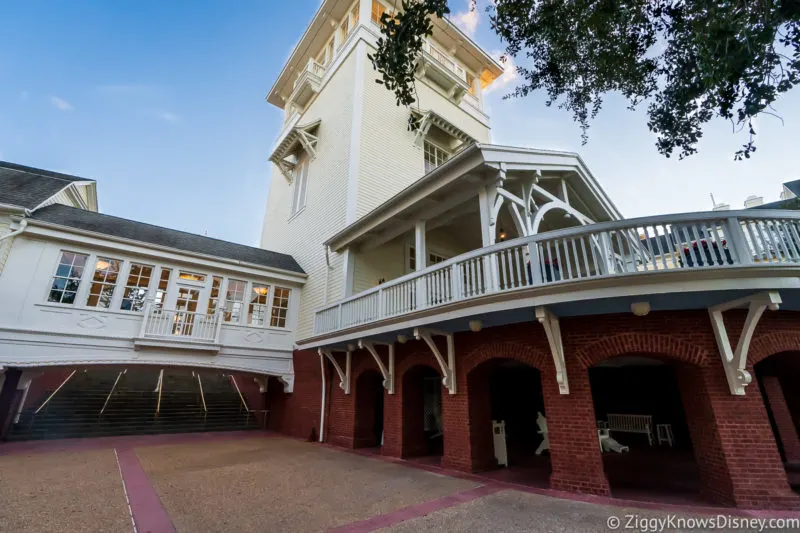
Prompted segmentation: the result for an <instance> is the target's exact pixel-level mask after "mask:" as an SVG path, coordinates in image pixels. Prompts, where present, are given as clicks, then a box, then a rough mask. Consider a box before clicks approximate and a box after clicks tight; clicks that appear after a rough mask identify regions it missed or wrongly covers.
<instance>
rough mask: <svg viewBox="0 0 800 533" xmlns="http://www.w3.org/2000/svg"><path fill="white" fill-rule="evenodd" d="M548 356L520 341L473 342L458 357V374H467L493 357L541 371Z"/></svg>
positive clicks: (545, 364) (545, 366)
mask: <svg viewBox="0 0 800 533" xmlns="http://www.w3.org/2000/svg"><path fill="white" fill-rule="evenodd" d="M548 357H549V355H548V354H545V353H542V352H541V351H539V350H536V349H535V348H534V347H533V346H531V345H530V344H524V343H521V342H514V341H499V340H498V341H494V342H491V343H488V344H475V345H472V346H471V347H470V348H468V349H467V351H466V352H465V353H464V354H463V356H462V357H461V358H460V359H461V360H460V362H461V364H462V368H461V369H460V370H461V371H460V372H459V374H462V375H464V376H469V374H470V373H471V372H472V371H473V370H475V369H476V368H477V367H478V366H480V365H482V364H483V363H486V362H489V361H491V360H493V359H510V360H512V361H517V362H518V363H523V364H526V365H528V366H531V367H533V368H535V369H536V370H539V371H540V372H543V371H544V370H545V368H547V361H548Z"/></svg>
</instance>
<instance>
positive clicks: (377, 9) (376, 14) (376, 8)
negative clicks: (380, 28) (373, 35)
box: [372, 0, 393, 24]
mask: <svg viewBox="0 0 800 533" xmlns="http://www.w3.org/2000/svg"><path fill="white" fill-rule="evenodd" d="M384 13H388V14H389V16H390V17H391V16H393V12H392V10H391V9H387V8H386V6H384V5H383V4H381V3H380V2H378V0H372V21H373V22H374V23H375V24H380V23H381V15H383V14H384Z"/></svg>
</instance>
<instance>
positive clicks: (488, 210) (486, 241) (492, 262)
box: [478, 185, 499, 292]
mask: <svg viewBox="0 0 800 533" xmlns="http://www.w3.org/2000/svg"><path fill="white" fill-rule="evenodd" d="M496 197H497V187H496V186H494V185H487V186H486V187H483V188H481V189H479V190H478V205H479V207H480V214H481V246H482V247H484V248H485V247H487V246H491V245H493V244H494V243H495V240H496V237H497V234H496V232H495V226H494V224H492V223H491V222H492V219H491V217H492V207H493V206H494V199H495V198H496ZM498 275H499V272H498V268H497V256H484V257H483V278H484V284H485V290H486V291H487V292H494V291H495V290H496V288H497V280H498Z"/></svg>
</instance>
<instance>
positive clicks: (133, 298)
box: [119, 263, 153, 311]
mask: <svg viewBox="0 0 800 533" xmlns="http://www.w3.org/2000/svg"><path fill="white" fill-rule="evenodd" d="M152 275H153V267H152V266H148V265H140V264H138V263H131V271H130V272H129V273H128V283H126V284H125V292H124V293H123V294H122V304H121V305H120V306H119V308H120V309H123V310H125V311H141V310H142V309H144V299H145V298H146V297H147V290H148V289H149V288H150V277H151V276H152Z"/></svg>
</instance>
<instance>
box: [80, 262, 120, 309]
mask: <svg viewBox="0 0 800 533" xmlns="http://www.w3.org/2000/svg"><path fill="white" fill-rule="evenodd" d="M93 259H94V261H93V262H92V274H91V278H90V279H89V280H88V281H89V284H88V286H89V290H88V291H86V292H85V293H84V298H83V306H84V307H86V308H87V309H105V310H106V311H111V310H115V309H116V308H118V307H119V303H118V302H119V291H118V290H117V287H118V286H119V283H120V278H121V277H122V273H123V272H124V271H125V267H126V264H127V263H128V261H126V260H125V259H116V258H113V257H108V256H105V255H94V256H93ZM101 260H102V261H116V262H118V263H119V270H117V280H116V281H115V282H114V283H109V282H107V281H106V280H105V279H104V280H103V281H95V279H94V274H95V272H97V263H98V262H99V261H101ZM109 266H110V264H109ZM96 283H99V284H100V285H102V286H103V287H105V286H111V296H110V298H109V299H108V305H107V306H105V307H101V306H100V305H89V299H90V298H91V297H92V287H93V286H94V285H95V284H96ZM102 291H103V289H102V287H101V289H100V294H98V295H97V303H98V304H99V303H100V295H102V294H103V292H102Z"/></svg>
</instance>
